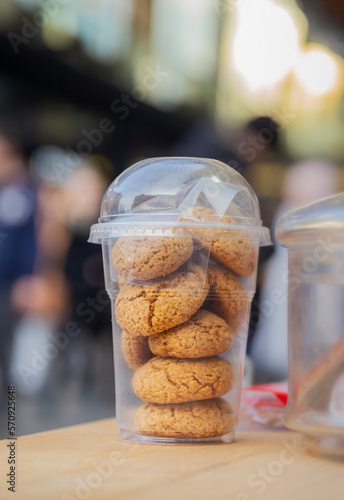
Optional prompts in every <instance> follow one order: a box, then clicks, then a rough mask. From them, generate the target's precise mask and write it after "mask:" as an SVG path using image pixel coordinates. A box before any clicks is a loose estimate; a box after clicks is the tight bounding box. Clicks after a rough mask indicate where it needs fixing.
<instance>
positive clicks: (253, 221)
mask: <svg viewBox="0 0 344 500" xmlns="http://www.w3.org/2000/svg"><path fill="white" fill-rule="evenodd" d="M89 241H90V242H93V243H101V244H102V249H103V261H104V273H105V284H106V289H107V292H108V294H109V296H110V298H111V301H112V325H113V347H114V362H115V393H116V421H117V425H118V427H119V436H120V439H122V440H124V441H132V442H145V443H153V442H155V443H157V442H162V443H176V442H190V443H192V442H196V443H199V442H209V441H224V442H230V441H232V440H233V438H234V429H235V427H236V425H237V421H238V411H239V403H240V392H241V383H242V375H243V363H244V356H245V349H246V339H247V332H248V320H249V313H250V305H251V300H252V297H253V295H254V292H255V286H256V271H257V261H258V251H259V246H260V245H267V244H270V236H269V231H268V229H267V228H264V227H262V222H261V220H260V213H259V206H258V201H257V198H256V196H255V194H254V192H253V190H252V188H251V187H250V186H249V184H248V183H247V182H246V181H245V180H244V179H243V177H242V176H241V175H240V174H238V173H237V172H236V171H235V170H233V169H232V168H230V167H228V166H227V165H225V164H224V163H221V162H218V161H215V160H208V159H201V158H173V157H172V158H153V159H149V160H144V161H141V162H139V163H136V164H135V165H133V166H131V167H130V168H128V169H127V170H126V171H125V172H123V173H122V174H121V175H120V176H119V177H118V178H117V179H116V180H115V181H114V182H113V183H112V184H111V185H110V187H109V188H108V190H107V192H106V193H105V195H104V198H103V203H102V208H101V216H100V219H99V223H98V224H95V225H94V226H92V228H91V232H90V240H89Z"/></svg>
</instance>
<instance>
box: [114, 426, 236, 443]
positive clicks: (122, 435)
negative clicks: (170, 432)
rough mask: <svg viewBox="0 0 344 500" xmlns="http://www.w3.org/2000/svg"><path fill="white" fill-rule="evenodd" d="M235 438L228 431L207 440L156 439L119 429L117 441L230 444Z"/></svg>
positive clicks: (155, 437)
mask: <svg viewBox="0 0 344 500" xmlns="http://www.w3.org/2000/svg"><path fill="white" fill-rule="evenodd" d="M234 438H235V433H234V431H230V432H228V433H227V434H224V435H223V436H215V437H209V438H171V437H157V436H147V435H145V434H140V433H139V432H138V431H133V430H130V429H123V428H120V429H119V439H120V440H121V441H126V442H128V443H139V444H173V445H176V444H219V443H232V442H233V441H234Z"/></svg>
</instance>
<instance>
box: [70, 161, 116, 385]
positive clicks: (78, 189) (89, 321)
mask: <svg viewBox="0 0 344 500" xmlns="http://www.w3.org/2000/svg"><path fill="white" fill-rule="evenodd" d="M112 180H113V171H112V167H111V165H110V163H109V162H108V161H107V160H106V159H105V158H103V157H96V156H94V157H91V158H89V159H88V161H87V162H85V163H84V164H82V165H80V166H79V167H78V168H77V169H75V170H74V171H73V172H72V173H71V174H70V175H69V176H68V178H67V179H66V183H65V186H64V206H65V213H66V220H65V223H66V227H67V229H68V231H69V233H70V243H69V247H68V250H67V252H66V256H65V264H64V273H65V276H66V279H67V282H68V286H69V290H70V303H69V314H68V321H72V322H73V324H74V325H75V328H76V329H77V331H78V332H79V334H78V335H77V336H75V337H73V339H71V341H70V347H69V349H68V352H66V363H67V366H66V369H67V371H68V372H69V373H70V374H72V375H73V376H74V377H75V378H77V379H78V380H79V384H80V387H81V386H84V387H91V386H92V382H94V380H92V379H94V373H93V371H94V359H93V358H94V348H95V338H96V337H99V336H101V335H102V334H104V333H105V335H107V337H108V338H107V340H105V341H109V340H111V328H110V327H111V321H110V320H111V311H110V299H109V297H108V295H107V292H106V291H105V284H104V272H103V261H102V251H101V247H100V246H98V245H90V244H89V243H88V242H87V240H88V236H89V230H90V226H91V225H92V224H93V223H95V222H97V219H98V217H99V212H100V206H101V201H102V197H103V195H104V193H105V191H106V189H107V187H108V185H109V183H110V182H111V181H112Z"/></svg>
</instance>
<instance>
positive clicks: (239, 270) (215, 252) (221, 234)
mask: <svg viewBox="0 0 344 500" xmlns="http://www.w3.org/2000/svg"><path fill="white" fill-rule="evenodd" d="M179 220H182V221H190V222H191V221H192V222H208V223H215V222H217V223H218V222H220V223H223V224H236V221H235V220H234V219H232V218H231V217H228V216H227V215H224V216H221V215H218V214H217V212H216V211H215V210H213V209H211V208H206V207H194V208H192V209H188V210H187V211H186V212H185V213H184V214H183V216H182V217H180V218H179ZM190 229H191V228H190ZM191 230H192V233H193V235H195V236H196V237H197V241H199V243H200V244H201V245H202V246H203V247H204V248H207V249H208V250H210V254H211V256H212V257H213V258H215V259H216V260H218V261H219V262H221V264H224V265H225V266H226V267H228V269H231V270H232V271H233V272H235V273H236V274H238V275H239V276H240V277H241V278H248V277H249V276H251V274H253V272H254V270H255V269H256V265H257V252H256V249H255V246H254V244H253V242H252V241H251V240H247V239H240V234H241V233H242V231H240V230H234V229H233V230H230V229H220V228H218V227H215V228H212V227H205V228H203V227H192V229H191Z"/></svg>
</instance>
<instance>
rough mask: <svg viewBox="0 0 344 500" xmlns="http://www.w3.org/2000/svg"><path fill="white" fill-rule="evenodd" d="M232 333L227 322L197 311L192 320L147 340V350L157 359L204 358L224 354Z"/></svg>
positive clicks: (228, 346)
mask: <svg viewBox="0 0 344 500" xmlns="http://www.w3.org/2000/svg"><path fill="white" fill-rule="evenodd" d="M232 342H233V334H232V331H231V329H230V328H229V326H228V325H227V324H226V322H225V321H224V320H223V319H221V318H219V317H218V316H216V315H215V314H213V313H212V312H209V311H204V310H202V309H200V310H199V311H197V312H196V314H194V315H193V316H191V318H190V319H189V320H188V321H186V322H185V323H182V324H181V325H178V326H175V327H174V328H171V329H170V330H168V331H166V332H162V333H158V334H156V335H151V336H150V337H149V347H150V350H151V351H152V352H153V353H154V354H156V355H158V356H172V357H177V358H203V357H206V356H213V355H214V354H221V353H222V352H225V351H227V350H228V349H229V348H230V347H231V345H232Z"/></svg>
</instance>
